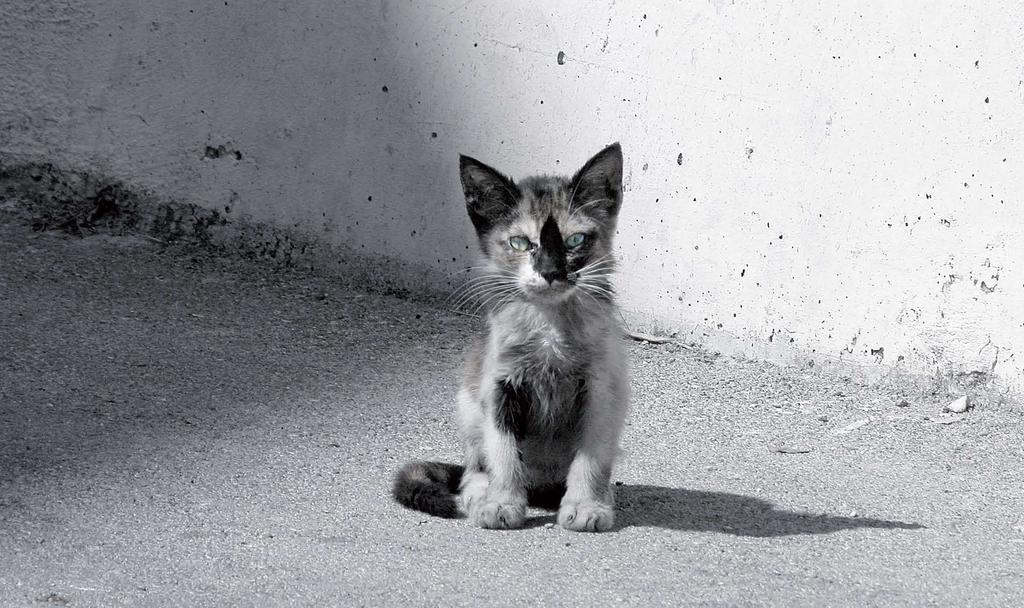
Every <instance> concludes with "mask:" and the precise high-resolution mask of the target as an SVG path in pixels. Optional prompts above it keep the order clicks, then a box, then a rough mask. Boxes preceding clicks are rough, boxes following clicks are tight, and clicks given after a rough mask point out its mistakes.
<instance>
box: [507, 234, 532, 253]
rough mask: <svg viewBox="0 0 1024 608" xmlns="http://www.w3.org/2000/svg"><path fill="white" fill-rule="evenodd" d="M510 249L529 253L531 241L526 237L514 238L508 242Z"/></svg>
mask: <svg viewBox="0 0 1024 608" xmlns="http://www.w3.org/2000/svg"><path fill="white" fill-rule="evenodd" d="M508 244H509V247H511V248H512V249H515V250H516V251H527V250H529V249H530V239H528V238H526V237H525V236H514V237H512V238H510V239H509V240H508Z"/></svg>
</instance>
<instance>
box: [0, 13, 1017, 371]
mask: <svg viewBox="0 0 1024 608" xmlns="http://www.w3.org/2000/svg"><path fill="white" fill-rule="evenodd" d="M0 31H2V32H3V36H2V37H0V164H4V165H11V164H17V163H23V162H29V161H52V162H55V163H57V164H59V165H61V166H65V167H69V168H74V169H81V170H86V171H94V172H97V173H101V174H105V175H111V176H113V177H116V178H119V179H123V180H125V181H126V182H128V183H131V184H135V185H138V186H140V187H143V188H148V189H152V190H155V191H158V192H160V193H161V195H162V196H165V197H167V198H168V199H173V200H178V201H183V202H189V203H196V204H199V205H202V206H204V207H207V208H210V209H217V210H219V211H221V212H222V213H224V214H225V216H226V217H227V218H229V219H238V218H249V219H253V220H256V221H261V222H271V223H274V224H276V225H279V226H285V227H291V228H297V229H299V230H302V231H305V232H308V233H311V234H314V235H316V236H318V237H319V238H322V239H324V240H326V241H328V242H331V243H337V244H343V245H345V246H347V247H349V248H351V249H353V250H355V251H357V252H365V253H367V254H373V255H382V256H387V257H389V258H393V259H396V260H399V261H400V262H402V263H403V264H406V265H407V266H408V267H409V268H414V269H415V270H414V271H412V270H411V271H410V272H412V273H413V274H415V276H416V277H418V278H417V280H419V281H421V282H422V283H424V284H429V285H430V286H433V287H442V288H444V287H446V284H447V283H450V282H452V280H451V279H449V278H448V277H449V276H451V273H453V272H454V271H456V270H459V269H461V268H464V267H465V266H466V265H468V264H471V263H472V245H471V244H472V235H471V234H469V232H468V222H467V221H466V218H465V216H464V212H463V209H462V203H461V196H460V192H459V185H458V182H457V176H456V171H455V166H456V154H457V153H458V152H465V153H468V154H471V155H473V156H475V157H478V158H480V159H482V160H485V161H486V162H489V163H492V164H494V165H496V166H498V167H499V168H501V169H503V170H505V171H507V172H509V173H512V174H513V175H514V176H523V175H526V174H528V173H532V172H537V171H548V172H556V171H558V172H565V173H569V172H571V171H573V170H574V169H575V168H576V167H577V166H578V165H579V164H580V163H581V162H582V161H583V160H585V159H586V158H587V157H588V156H589V155H590V154H592V153H593V152H595V151H596V150H598V149H599V148H600V147H601V146H602V145H604V144H606V143H608V142H610V141H613V140H620V141H621V142H622V144H623V147H624V150H625V152H626V158H627V167H626V203H625V205H624V208H623V216H622V218H621V222H620V235H619V253H620V256H621V259H622V268H623V270H624V272H623V273H622V275H621V276H622V278H621V280H620V282H619V287H620V291H621V292H622V294H623V298H622V299H623V302H624V305H625V308H626V311H627V316H628V318H629V319H630V320H631V322H633V323H635V324H638V325H643V326H646V327H648V328H656V329H660V330H663V331H666V332H673V331H676V332H679V335H680V336H682V337H683V338H685V339H687V340H689V341H693V342H697V343H700V344H704V345H707V346H709V347H712V348H715V349H719V350H722V351H724V352H740V353H744V354H747V355H750V356H754V357H758V358H768V359H782V360H787V361H796V362H801V363H804V364H809V362H811V361H813V362H814V363H815V364H816V365H818V366H819V367H820V366H821V365H828V364H833V363H837V362H839V363H842V364H849V365H850V366H853V367H856V368H859V369H864V370H866V371H867V372H869V374H874V375H880V374H884V373H888V372H889V371H891V370H892V369H894V368H902V369H907V370H909V371H913V372H923V373H930V374H937V375H955V374H965V373H972V372H973V373H974V374H975V375H978V374H987V375H989V376H995V377H999V378H1001V379H1003V380H1005V381H1007V382H1009V383H1010V384H1012V385H1014V386H1016V387H1017V388H1018V389H1019V388H1020V387H1021V383H1022V381H1024V316H1022V315H1024V312H1022V311H1024V276H1022V265H1024V262H1022V259H1024V253H1022V252H1024V204H1022V202H1021V200H1020V192H1022V191H1024V173H1022V171H1024V158H1022V156H1021V152H1020V150H1021V148H1022V143H1024V85H1022V84H1021V83H1022V82H1024V51H1022V50H1021V47H1020V45H1019V40H1020V39H1021V38H1022V37H1024V13H1022V12H1021V11H1020V10H1019V7H1018V6H1017V4H1016V3H1015V2H1010V1H992V2H983V3H974V4H968V5H964V4H962V3H950V4H944V3H939V4H936V3H927V4H924V3H892V2H881V1H877V2H866V3H858V4H855V5H854V4H848V5H847V4H844V5H835V6H828V5H815V4H813V3H793V4H784V5H774V4H771V3H769V4H750V3H732V2H726V1H713V2H706V3H705V2H693V3H682V4H680V3H675V2H665V1H652V2H645V3H634V2H615V1H614V0H613V1H611V2H605V1H601V2H574V3H563V4H561V5H559V4H557V3H556V4H552V3H506V2H472V3H435V4H430V3H408V2H396V1H382V2H366V3H339V2H327V1H315V2H303V3H293V2H261V3H245V2H231V1H229V2H200V1H198V0H186V1H182V2H174V3H168V2H155V1H146V2H136V1H127V0H83V1H82V2H75V3H66V2H61V1H57V0H40V1H38V2H31V3H28V2H15V1H12V0H0ZM424 269H432V270H431V271H430V272H426V273H425V272H424ZM424 276H426V277H427V278H426V279H422V278H421V277H424Z"/></svg>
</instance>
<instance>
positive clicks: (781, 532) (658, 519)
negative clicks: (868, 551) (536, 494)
mask: <svg viewBox="0 0 1024 608" xmlns="http://www.w3.org/2000/svg"><path fill="white" fill-rule="evenodd" d="M615 494H616V513H615V516H616V522H615V528H614V530H621V529H623V528H632V527H636V528H646V527H651V528H665V529H668V530H690V531H695V532H718V533H721V534H730V535H733V536H754V537H771V536H792V535H798V534H828V533H830V532H837V531H839V530H852V529H857V528H881V529H894V530H918V529H921V528H924V527H925V526H923V525H922V524H919V523H914V522H902V521H893V520H886V519H874V518H871V517H859V516H858V517H845V516H837V515H826V514H819V513H807V512H801V511H787V510H785V509H779V508H777V507H776V506H775V505H773V504H772V503H771V502H768V501H767V500H763V499H760V498H755V497H753V496H744V495H742V494H731V493H728V492H707V491H703V490H687V489H685V488H666V487H662V486H648V485H629V484H627V485H622V486H618V487H616V488H615ZM545 506H551V505H545ZM554 521H555V516H554V515H546V516H542V517H535V518H532V519H531V520H530V521H528V522H527V526H528V527H537V526H542V525H544V524H547V523H553V522H554Z"/></svg>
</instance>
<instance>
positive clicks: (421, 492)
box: [391, 461, 464, 518]
mask: <svg viewBox="0 0 1024 608" xmlns="http://www.w3.org/2000/svg"><path fill="white" fill-rule="evenodd" d="M463 470H464V469H463V467H461V466H459V465H457V464H447V463H444V462H424V461H414V462H410V463H408V464H406V465H405V466H403V467H402V468H401V469H399V470H398V473H397V474H396V475H395V483H394V485H393V486H392V487H391V494H392V495H393V496H394V497H395V500H396V501H398V504H400V505H402V506H403V507H407V508H409V509H415V510H417V511H423V512H424V513H429V514H431V515H437V516H438V517H449V518H451V517H458V515H459V509H458V507H457V506H456V504H455V497H456V495H457V494H458V491H459V482H460V481H462V472H463Z"/></svg>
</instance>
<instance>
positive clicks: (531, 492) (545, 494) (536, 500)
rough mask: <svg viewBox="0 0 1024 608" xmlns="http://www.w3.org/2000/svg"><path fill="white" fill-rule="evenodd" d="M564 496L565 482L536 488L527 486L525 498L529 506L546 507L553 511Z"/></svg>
mask: <svg viewBox="0 0 1024 608" xmlns="http://www.w3.org/2000/svg"><path fill="white" fill-rule="evenodd" d="M563 496H565V484H564V483H556V484H551V485H546V486H540V487H536V488H529V489H528V490H527V492H526V500H527V502H528V503H529V504H530V506H531V507H538V508H541V509H548V510H549V511H554V510H556V509H558V505H559V503H560V502H562V497H563Z"/></svg>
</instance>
